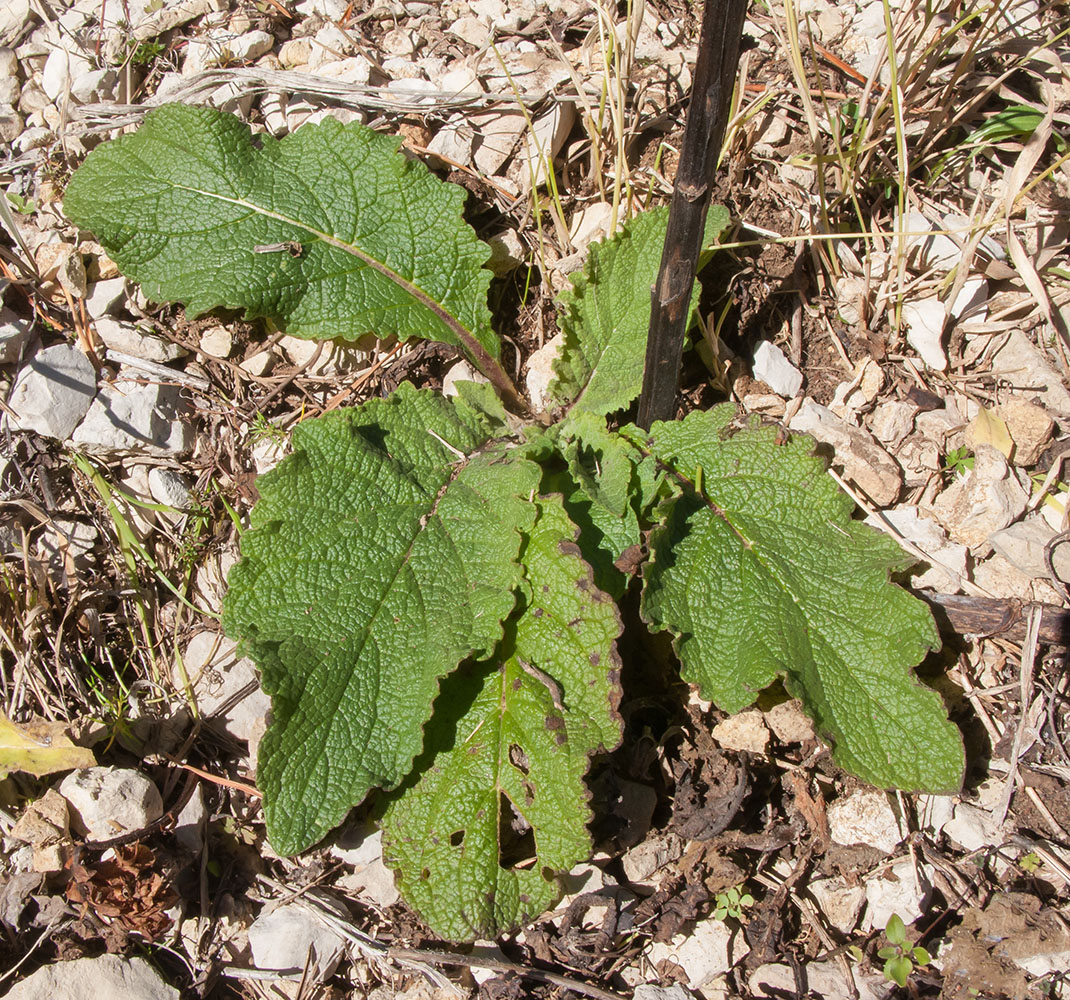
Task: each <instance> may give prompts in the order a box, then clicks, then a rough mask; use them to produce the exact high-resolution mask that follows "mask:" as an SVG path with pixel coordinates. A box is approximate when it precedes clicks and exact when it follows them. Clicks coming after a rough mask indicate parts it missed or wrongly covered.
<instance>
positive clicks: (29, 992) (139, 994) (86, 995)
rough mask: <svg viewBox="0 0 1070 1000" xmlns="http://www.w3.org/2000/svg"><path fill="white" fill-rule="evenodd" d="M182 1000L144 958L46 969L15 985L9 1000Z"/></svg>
mask: <svg viewBox="0 0 1070 1000" xmlns="http://www.w3.org/2000/svg"><path fill="white" fill-rule="evenodd" d="M101 997H107V998H108V1000H179V993H178V990H176V989H174V987H171V986H168V985H167V983H166V982H165V981H164V979H163V978H162V977H161V976H160V974H159V973H158V972H157V971H156V970H155V969H154V968H153V967H152V965H150V964H149V963H148V962H147V961H145V959H143V958H120V957H119V956H118V955H101V956H100V957H99V958H77V959H75V960H74V961H71V962H55V963H53V964H52V965H45V966H42V967H41V968H40V969H38V970H37V971H36V972H34V973H33V974H32V975H29V976H27V977H26V978H25V979H23V980H22V981H21V982H19V983H16V984H15V985H14V986H12V987H11V989H10V990H9V991H8V994H7V998H8V1000H60V998H62V1000H100V998H101Z"/></svg>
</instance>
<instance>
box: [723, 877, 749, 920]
mask: <svg viewBox="0 0 1070 1000" xmlns="http://www.w3.org/2000/svg"><path fill="white" fill-rule="evenodd" d="M742 890H743V884H742V883H740V884H739V885H734V886H732V888H731V889H726V890H725V891H724V892H719V893H717V899H716V903H717V905H716V906H715V907H714V910H713V919H714V920H724V919H725V917H731V918H732V919H733V920H742V919H743V911H744V910H745V909H746V908H747V907H748V906H752V905H753V904H754V897H753V896H752V895H751V894H750V893H749V892H743V891H742Z"/></svg>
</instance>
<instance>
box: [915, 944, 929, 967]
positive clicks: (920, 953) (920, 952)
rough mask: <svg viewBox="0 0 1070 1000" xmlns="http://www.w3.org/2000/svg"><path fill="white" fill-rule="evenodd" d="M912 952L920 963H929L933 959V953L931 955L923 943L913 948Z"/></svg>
mask: <svg viewBox="0 0 1070 1000" xmlns="http://www.w3.org/2000/svg"><path fill="white" fill-rule="evenodd" d="M910 954H911V955H913V956H914V961H915V962H917V964H918V965H928V964H929V963H930V962H931V961H932V960H933V957H932V955H930V954H929V952H928V951H927V950H926V949H925V948H922V947H921V945H918V946H916V947H914V948H911V949H910Z"/></svg>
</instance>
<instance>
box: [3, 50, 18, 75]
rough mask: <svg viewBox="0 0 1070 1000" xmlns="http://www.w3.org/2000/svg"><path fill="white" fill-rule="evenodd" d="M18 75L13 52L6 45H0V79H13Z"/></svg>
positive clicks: (16, 58) (16, 61) (16, 62)
mask: <svg viewBox="0 0 1070 1000" xmlns="http://www.w3.org/2000/svg"><path fill="white" fill-rule="evenodd" d="M18 74H19V61H18V57H17V56H16V55H15V50H14V49H12V48H10V47H9V46H7V45H0V77H5V78H14V77H16V76H18Z"/></svg>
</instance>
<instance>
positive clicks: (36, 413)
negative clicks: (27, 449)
mask: <svg viewBox="0 0 1070 1000" xmlns="http://www.w3.org/2000/svg"><path fill="white" fill-rule="evenodd" d="M96 391H97V374H96V372H95V371H94V370H93V365H92V364H91V363H90V361H89V358H87V357H86V356H85V354H84V353H83V352H82V351H80V350H79V349H78V348H77V347H71V346H70V345H68V344H57V345H56V346H55V347H48V348H45V350H43V351H38V352H37V354H35V355H34V356H33V358H32V360H31V361H30V362H29V363H28V364H26V365H24V366H23V368H22V370H21V371H20V372H19V375H18V378H17V379H16V381H15V388H14V389H13V390H12V392H11V397H10V399H8V406H9V407H10V408H11V410H12V411H13V415H12V416H10V417H9V420H10V426H11V427H12V429H14V430H23V431H36V432H37V433H38V434H43V435H45V437H51V438H56V439H58V440H60V441H65V440H66V439H67V438H69V437H70V436H71V432H72V431H74V429H75V428H76V427H77V425H78V421H80V420H81V419H82V418H83V417H84V416H85V414H86V412H87V411H88V410H89V408H90V404H91V403H92V402H93V396H94V394H95V393H96Z"/></svg>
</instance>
